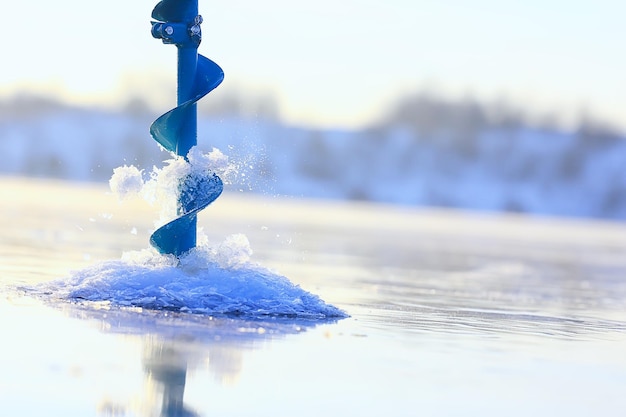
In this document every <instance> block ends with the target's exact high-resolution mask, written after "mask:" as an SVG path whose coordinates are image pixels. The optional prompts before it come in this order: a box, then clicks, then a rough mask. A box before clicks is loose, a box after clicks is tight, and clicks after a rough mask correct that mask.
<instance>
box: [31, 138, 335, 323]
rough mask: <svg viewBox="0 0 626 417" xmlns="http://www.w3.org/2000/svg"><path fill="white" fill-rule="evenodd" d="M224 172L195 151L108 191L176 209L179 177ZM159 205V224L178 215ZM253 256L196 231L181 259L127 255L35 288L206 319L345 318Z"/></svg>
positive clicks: (121, 179) (125, 177) (224, 162)
mask: <svg viewBox="0 0 626 417" xmlns="http://www.w3.org/2000/svg"><path fill="white" fill-rule="evenodd" d="M229 169H231V168H230V167H229V164H228V158H227V157H225V156H224V155H223V154H222V153H221V152H220V151H219V150H216V149H214V150H213V151H212V152H210V153H208V154H202V153H201V152H200V151H198V150H197V149H196V148H194V149H192V150H191V151H190V152H189V155H188V161H186V160H185V159H184V158H180V157H178V158H175V159H172V160H169V161H167V163H166V166H165V167H164V168H162V169H158V168H154V169H153V171H152V173H151V174H150V178H149V179H148V180H147V181H144V180H143V172H142V171H140V170H138V169H137V168H136V167H133V166H131V167H128V166H125V167H121V168H117V169H116V170H115V171H114V175H113V177H112V178H111V181H110V185H111V189H112V191H113V192H114V193H116V194H118V196H120V197H122V198H128V197H130V196H132V195H138V196H141V197H143V198H146V199H147V200H148V201H150V202H159V203H161V202H164V201H165V202H167V201H174V202H176V193H177V187H178V185H179V184H180V180H179V179H180V178H183V177H184V176H186V175H190V174H191V175H193V174H194V172H196V171H202V172H205V173H206V172H213V173H217V174H220V175H228V174H229ZM205 175H206V174H205ZM164 205H165V210H163V212H162V215H161V219H160V220H159V221H158V223H161V224H162V223H164V222H167V221H169V220H170V219H171V216H172V215H175V213H176V204H175V203H168V204H164ZM158 223H157V225H156V226H158ZM251 254H252V250H251V248H250V244H249V242H248V239H247V238H246V236H245V235H242V234H237V235H232V236H229V237H227V238H226V239H225V240H224V241H223V242H222V243H219V244H217V245H210V244H209V243H208V239H207V238H206V236H205V235H204V234H203V233H202V232H201V231H199V233H198V245H197V247H196V248H194V249H192V250H191V251H189V252H188V253H186V254H184V255H183V256H181V257H179V258H176V257H175V256H173V255H162V254H159V253H158V252H157V251H156V250H154V249H144V250H142V251H135V252H128V253H125V254H123V256H122V258H121V259H120V260H117V261H107V262H103V263H100V264H96V265H93V266H91V267H89V268H86V269H84V270H81V271H76V272H74V273H73V275H72V276H71V277H70V278H69V279H68V280H64V281H55V282H52V283H47V284H45V285H44V287H45V288H39V289H40V290H43V291H45V292H46V293H49V294H52V295H54V296H59V297H62V298H69V299H71V300H87V301H106V302H110V303H111V304H113V305H116V306H132V307H142V308H150V309H161V310H162V309H166V310H173V311H180V312H189V313H201V314H209V315H238V316H244V317H247V318H256V317H267V316H276V317H279V316H280V317H298V318H311V319H324V318H340V317H346V314H345V313H344V312H343V311H341V310H340V309H338V308H336V307H334V306H332V305H329V304H326V303H325V302H324V301H323V300H321V299H320V298H319V297H318V296H316V295H314V294H311V293H309V292H307V291H305V290H303V289H302V288H300V287H299V286H298V285H295V284H293V283H292V282H290V281H289V280H288V279H287V278H285V277H283V276H281V275H278V274H275V273H273V272H271V271H269V270H268V269H266V268H263V267H261V266H259V265H256V264H254V263H252V262H251V261H250V256H251Z"/></svg>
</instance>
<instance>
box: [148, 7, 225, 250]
mask: <svg viewBox="0 0 626 417" xmlns="http://www.w3.org/2000/svg"><path fill="white" fill-rule="evenodd" d="M152 18H153V19H155V20H156V21H153V22H152V36H154V37H155V38H157V39H162V40H163V43H165V44H173V45H176V48H177V49H178V94H177V107H176V108H174V109H172V110H170V111H168V112H167V113H165V114H163V115H162V116H160V117H159V118H158V119H156V120H155V121H154V123H152V126H150V134H151V135H152V137H153V138H154V140H156V141H157V142H158V143H160V144H161V146H163V147H164V148H165V149H167V150H168V151H170V152H173V153H176V154H177V155H179V156H182V157H184V158H185V159H186V158H187V153H188V152H189V150H190V149H191V148H192V147H193V146H195V145H196V143H197V110H196V102H197V101H198V100H200V99H201V98H202V97H204V96H205V95H206V94H208V93H209V92H210V91H211V90H213V89H214V88H215V87H217V86H218V85H219V84H220V83H221V82H222V80H223V79H224V72H223V71H222V69H221V68H220V67H219V65H217V64H216V63H215V62H213V61H211V60H210V59H208V58H206V57H204V56H202V55H198V46H199V45H200V41H201V39H202V32H201V30H200V24H201V23H202V16H200V15H199V14H198V0H163V1H161V2H159V3H158V4H157V5H156V7H155V8H154V10H153V11H152ZM222 189H223V184H222V181H221V179H220V178H219V177H218V176H217V175H216V174H214V173H206V174H204V175H190V176H188V177H187V178H181V179H180V183H179V193H178V217H177V218H176V219H174V220H173V221H171V222H170V223H168V224H166V225H165V226H163V227H161V228H160V229H157V230H156V231H155V232H154V233H153V234H152V236H151V237H150V243H151V244H152V246H154V247H155V248H156V249H157V250H158V251H159V252H161V253H163V254H172V255H175V256H180V255H182V254H184V253H185V252H187V251H189V250H190V249H192V248H194V247H195V246H196V220H197V217H196V216H197V213H198V212H199V211H200V210H202V209H203V208H205V207H206V206H208V205H209V204H210V203H211V202H213V201H214V200H215V199H216V198H217V197H219V195H220V194H221V192H222Z"/></svg>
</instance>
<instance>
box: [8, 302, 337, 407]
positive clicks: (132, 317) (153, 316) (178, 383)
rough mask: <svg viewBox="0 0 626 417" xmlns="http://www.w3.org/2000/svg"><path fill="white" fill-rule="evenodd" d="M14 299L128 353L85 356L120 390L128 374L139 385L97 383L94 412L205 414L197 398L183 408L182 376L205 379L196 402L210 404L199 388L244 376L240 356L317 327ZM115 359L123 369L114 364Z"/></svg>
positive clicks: (188, 382)
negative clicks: (111, 372)
mask: <svg viewBox="0 0 626 417" xmlns="http://www.w3.org/2000/svg"><path fill="white" fill-rule="evenodd" d="M20 300H22V301H19V304H21V305H22V308H23V307H24V306H30V307H29V308H31V309H37V310H38V314H42V313H44V314H45V313H46V312H44V311H39V310H46V311H47V313H48V314H49V313H54V312H61V313H62V315H63V316H64V317H69V318H71V319H78V320H72V321H75V322H76V323H78V324H79V325H80V324H87V325H88V326H89V327H91V328H93V329H95V330H96V331H97V333H98V335H99V336H98V337H100V338H101V337H103V336H104V337H106V336H107V335H108V336H112V337H114V339H110V340H114V341H116V343H117V344H120V343H121V344H122V345H124V347H123V348H121V349H123V350H126V351H133V352H136V354H135V355H129V354H128V353H126V354H124V355H122V357H118V358H112V357H111V356H110V355H111V354H112V352H111V351H109V350H108V349H107V350H106V351H105V350H100V349H97V350H92V351H90V354H91V355H99V360H100V361H103V362H105V363H106V362H109V363H111V362H112V363H117V365H116V366H114V368H117V369H116V371H115V374H116V375H117V377H118V378H121V379H123V380H124V383H122V384H121V386H124V385H125V384H127V383H128V381H129V380H133V379H136V378H137V377H138V375H137V374H136V372H139V371H141V373H142V374H143V375H142V376H141V377H140V378H141V379H142V380H143V382H142V383H141V384H140V386H139V389H135V390H134V391H133V390H130V391H128V388H126V389H125V390H122V392H117V391H116V389H115V381H110V382H109V384H108V385H105V386H103V387H102V388H101V389H100V390H99V391H98V395H100V399H99V401H98V403H99V405H98V409H99V411H100V413H101V414H102V415H140V416H157V415H158V416H163V417H175V416H176V417H182V416H189V417H191V416H199V415H205V414H204V413H203V412H201V410H198V407H200V408H202V407H206V404H203V403H200V404H198V401H197V399H196V402H195V403H194V404H189V402H188V400H187V399H186V398H187V397H186V396H185V393H186V390H187V389H188V388H191V389H193V388H196V387H194V383H197V382H198V381H194V378H189V377H188V376H189V375H195V376H196V377H197V376H198V375H199V374H204V373H206V374H208V375H210V376H211V379H212V381H213V383H212V384H207V382H204V383H203V384H202V385H201V386H202V387H203V388H202V390H203V397H202V399H203V400H206V401H208V402H210V401H211V395H212V393H211V391H210V390H208V389H207V387H208V386H213V385H214V386H221V385H232V384H236V383H237V381H238V380H239V379H240V377H241V375H242V373H244V372H245V369H244V359H245V356H246V354H247V353H248V352H252V351H253V350H255V349H259V348H267V347H268V345H269V344H271V343H272V342H273V341H274V340H276V339H282V338H285V337H286V336H288V335H296V334H300V333H303V332H305V331H306V330H307V329H312V328H314V327H316V326H317V325H319V324H320V323H322V322H320V320H294V319H280V318H273V319H269V320H265V321H262V320H244V319H240V318H237V319H235V318H227V317H221V318H216V317H209V316H202V315H193V314H185V313H176V312H166V311H154V310H143V309H140V308H123V307H122V308H120V307H115V306H111V305H110V304H109V303H89V304H86V303H83V304H81V303H78V304H76V303H73V304H69V303H56V304H53V305H52V306H49V307H46V306H43V305H40V304H39V302H37V301H36V300H34V299H31V298H21V299H20ZM53 317H54V315H53ZM63 320H67V319H63ZM325 323H329V322H328V321H326V322H325ZM43 324H44V325H45V323H43ZM36 327H37V324H35V328H36ZM55 328H56V330H57V332H56V333H57V337H58V338H59V339H60V340H65V341H70V340H72V335H71V334H70V333H65V332H64V328H63V327H60V326H56V327H55ZM66 343H67V342H66ZM98 343H99V342H96V344H98ZM95 346H96V345H94V347H95ZM103 348H104V346H103ZM129 361H130V362H132V361H137V362H138V364H139V365H140V366H139V367H137V366H133V365H132V364H130V363H127V362H129ZM120 362H121V363H122V364H124V363H126V364H125V365H120V364H119V363H120ZM83 372H84V371H81V374H82V373H83ZM133 373H134V375H133ZM87 374H88V372H87ZM87 374H86V375H85V377H87ZM83 379H84V378H83ZM85 382H87V381H85ZM121 382H122V381H120V383H121Z"/></svg>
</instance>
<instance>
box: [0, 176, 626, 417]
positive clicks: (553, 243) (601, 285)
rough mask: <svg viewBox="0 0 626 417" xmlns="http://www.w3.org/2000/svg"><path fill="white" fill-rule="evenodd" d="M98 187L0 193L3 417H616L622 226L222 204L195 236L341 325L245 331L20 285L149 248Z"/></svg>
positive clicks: (281, 322)
mask: <svg viewBox="0 0 626 417" xmlns="http://www.w3.org/2000/svg"><path fill="white" fill-rule="evenodd" d="M106 191H107V190H106V189H105V188H104V187H96V186H93V185H89V186H88V185H80V184H68V183H54V182H35V181H30V180H17V179H11V178H4V179H1V180H0V195H1V199H0V201H1V203H0V214H1V215H0V230H1V231H2V232H1V234H0V276H1V277H2V287H0V288H2V289H0V332H2V335H3V337H2V340H3V342H2V350H1V351H0V352H1V355H0V369H2V373H1V376H0V414H1V415H46V416H158V415H164V416H182V415H198V416H212V415H223V416H238V415H256V416H282V415H298V416H313V415H315V416H317V415H328V416H346V415H360V416H380V415H393V416H417V415H426V416H451V415H459V416H461V415H462V416H466V415H481V416H485V415H520V416H521V415H570V416H587V415H594V416H595V415H603V416H610V415H615V416H617V415H623V410H625V409H626V396H624V395H623V393H624V391H625V390H626V359H624V354H623V352H624V349H625V348H626V309H625V307H626V279H625V278H624V277H625V275H626V274H625V272H626V256H624V255H625V252H626V227H625V226H624V225H621V224H615V223H600V222H583V221H578V222H577V221H563V220H560V221H558V220H549V219H529V218H524V217H520V216H492V215H484V214H483V215H478V214H469V213H463V212H453V211H434V210H411V209H401V208H397V207H389V206H375V205H368V204H343V203H341V204H340V203H326V202H317V201H301V200H295V199H279V198H260V197H252V196H247V195H231V194H228V193H226V194H225V195H224V196H223V197H221V198H220V199H218V200H217V201H216V202H215V203H214V204H213V205H212V206H210V207H209V208H208V209H207V210H205V211H204V212H203V213H202V214H201V215H200V219H199V224H200V225H201V226H203V228H204V232H205V233H206V234H207V235H208V237H209V240H213V241H218V242H219V241H222V240H223V239H224V237H225V236H228V235H230V234H233V233H244V234H246V235H247V236H248V239H249V240H250V243H251V246H252V249H253V250H254V252H255V253H254V255H253V260H254V261H256V262H258V263H259V264H261V265H263V266H265V267H268V268H272V269H274V270H276V271H278V272H279V273H281V274H283V275H285V276H287V277H288V278H289V279H290V280H291V281H292V282H294V283H296V284H299V285H300V286H301V287H302V288H304V289H306V290H308V291H310V292H312V293H315V294H317V295H319V296H321V297H322V298H323V299H324V300H325V301H327V302H329V303H331V304H333V305H335V306H337V307H339V308H341V309H343V310H345V311H346V312H348V313H349V314H350V316H351V317H350V318H347V319H343V320H339V321H325V322H320V321H313V320H308V321H307V320H289V319H265V320H243V319H236V318H223V317H222V318H219V317H207V316H200V315H189V314H177V313H171V312H154V311H149V310H141V309H136V308H127V309H123V308H115V307H112V306H110V305H108V304H106V303H84V304H76V303H69V302H63V301H59V300H50V299H46V298H45V297H44V298H41V297H34V296H32V294H29V293H28V292H24V291H18V290H15V287H16V286H17V287H19V286H28V285H33V284H36V283H41V282H47V281H51V280H55V279H59V278H64V277H67V276H69V275H70V274H71V271H72V270H78V269H83V268H86V267H89V266H91V265H93V264H95V263H98V262H102V261H106V260H111V259H119V258H120V256H121V254H122V252H124V251H130V250H139V249H143V248H146V247H147V246H148V243H147V242H148V236H149V233H150V232H151V231H152V230H153V219H155V218H156V217H157V215H156V214H155V212H156V211H157V209H153V208H151V207H149V206H147V205H146V204H145V203H140V202H126V203H123V204H119V203H118V202H117V200H116V199H115V198H114V197H113V196H111V195H108V194H107V193H106Z"/></svg>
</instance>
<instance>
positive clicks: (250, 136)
mask: <svg viewBox="0 0 626 417" xmlns="http://www.w3.org/2000/svg"><path fill="white" fill-rule="evenodd" d="M159 113H160V112H157V111H156V110H155V109H153V108H152V107H151V106H150V105H148V104H147V103H146V102H145V101H144V100H142V99H140V98H131V99H130V100H128V102H127V103H126V104H125V106H124V107H123V108H121V109H93V108H90V109H85V108H76V107H72V106H69V105H67V104H63V103H61V102H59V101H57V100H54V99H50V98H45V97H40V96H33V95H16V96H13V97H9V98H5V99H4V100H1V101H0V151H2V152H3V154H4V155H5V159H4V161H2V162H1V163H0V173H5V174H14V175H26V176H39V177H46V176H49V177H56V178H64V179H73V180H88V181H94V180H95V181H102V180H106V179H108V178H109V176H110V173H111V171H112V169H113V168H114V167H116V166H119V165H121V164H123V163H129V164H135V165H138V166H140V167H142V168H146V169H149V168H151V166H152V165H153V164H157V165H158V164H159V163H160V161H162V160H163V159H165V158H166V157H167V156H166V155H163V154H162V153H161V152H160V151H159V149H158V147H157V146H156V145H155V143H154V142H152V141H151V140H150V139H149V137H148V134H147V129H148V126H149V125H150V123H151V122H152V120H154V119H155V118H156V117H157V116H158V114H159ZM380 114H381V116H380V118H379V119H378V120H372V121H371V123H370V124H369V125H368V126H365V127H363V128H362V129H359V130H349V131H348V130H338V129H334V130H327V129H320V128H316V127H304V126H288V125H286V124H285V123H283V122H282V121H281V118H280V108H279V106H278V104H277V102H276V101H275V100H274V98H273V97H272V96H271V95H269V94H258V95H254V94H249V93H246V94H244V93H241V92H239V91H236V90H224V91H222V92H220V94H217V92H216V93H215V95H214V96H213V97H211V100H205V101H201V102H200V103H199V105H198V115H199V120H200V122H199V123H200V124H199V127H200V129H201V132H208V133H205V134H206V135H207V136H208V138H202V137H201V138H200V140H199V141H200V142H205V143H206V142H208V143H209V144H211V146H216V147H218V148H220V149H222V151H223V152H224V153H227V154H230V156H231V157H232V158H233V159H234V160H239V161H240V163H239V166H240V167H241V169H240V172H239V174H240V175H239V177H236V178H233V179H232V183H233V186H234V187H237V188H239V189H244V190H250V191H254V192H271V193H275V194H288V195H296V196H303V197H323V198H346V199H360V200H371V201H383V202H390V203H401V204H409V205H430V206H444V207H460V208H471V209H481V210H496V211H501V210H504V211H521V212H532V213H542V214H551V215H569V216H591V217H603V218H618V219H626V174H625V173H624V169H623V167H624V166H626V141H625V140H624V136H623V135H622V134H620V133H619V132H618V131H617V130H616V129H614V128H611V127H609V126H607V125H605V124H602V123H599V122H597V121H594V120H593V119H592V118H591V117H589V116H586V115H584V114H582V115H581V117H580V120H579V121H578V123H577V124H576V125H575V126H574V127H571V125H570V127H569V128H567V129H565V128H563V127H562V126H560V125H559V123H558V117H557V116H558V109H555V112H554V113H553V114H549V115H545V116H539V117H538V116H537V115H533V116H530V115H529V113H527V112H525V111H524V109H523V108H521V107H516V106H515V105H513V104H511V103H506V102H496V103H485V102H480V101H478V100H475V99H472V98H467V99H461V100H451V99H446V98H443V97H442V96H439V95H437V94H432V93H424V92H417V93H413V94H407V95H406V96H405V97H400V98H399V99H398V100H397V101H396V102H395V103H394V104H393V105H391V106H389V107H388V108H383V109H381V112H380ZM244 177H245V180H244V179H243V178H244ZM241 182H245V185H243V186H242V184H241Z"/></svg>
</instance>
